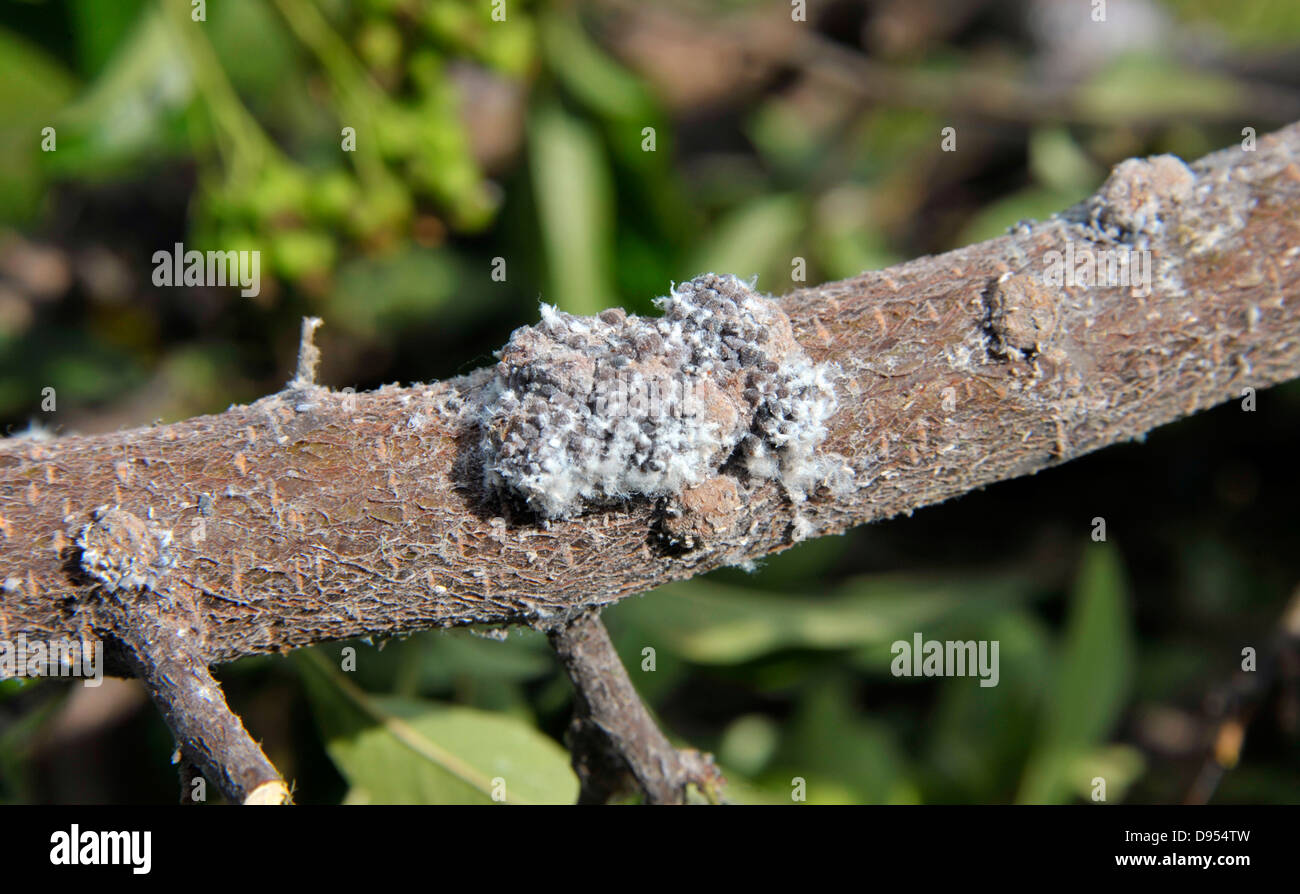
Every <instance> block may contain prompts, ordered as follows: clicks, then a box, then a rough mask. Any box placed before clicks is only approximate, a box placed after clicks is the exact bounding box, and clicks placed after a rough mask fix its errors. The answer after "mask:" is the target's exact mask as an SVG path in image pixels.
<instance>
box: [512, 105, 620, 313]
mask: <svg viewBox="0 0 1300 894" xmlns="http://www.w3.org/2000/svg"><path fill="white" fill-rule="evenodd" d="M528 141H529V169H530V171H531V173H532V178H533V189H534V191H535V193H536V199H537V214H538V225H539V227H540V228H541V233H542V244H543V246H544V247H545V250H546V262H547V266H548V269H549V273H550V294H549V295H547V296H545V298H546V300H547V301H548V303H554V304H556V305H557V306H559V307H560V309H562V310H566V311H568V312H569V313H574V314H580V315H591V314H596V313H599V312H600V311H602V310H604V309H605V308H606V307H609V306H611V305H614V304H617V303H618V301H617V298H616V296H615V295H614V287H613V281H612V279H611V278H610V273H609V270H610V256H611V246H612V239H611V233H612V232H613V226H614V215H613V210H612V204H613V202H612V198H611V196H612V187H611V185H610V182H609V180H610V178H609V170H608V165H607V162H606V160H605V154H604V150H603V148H602V146H601V143H600V139H599V137H597V135H596V133H595V131H594V130H593V129H592V128H591V126H590V125H588V124H587V123H585V122H584V121H582V120H581V119H578V118H576V117H573V116H572V115H569V114H568V113H567V112H565V111H564V109H562V108H561V107H560V106H559V105H558V104H555V103H546V104H543V105H542V106H541V107H540V108H539V109H538V110H537V111H536V112H535V113H534V114H533V116H532V118H531V120H530V125H529V130H528Z"/></svg>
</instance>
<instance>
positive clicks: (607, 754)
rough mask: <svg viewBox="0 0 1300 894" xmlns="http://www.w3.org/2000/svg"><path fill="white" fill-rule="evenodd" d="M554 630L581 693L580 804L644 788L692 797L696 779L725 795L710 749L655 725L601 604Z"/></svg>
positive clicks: (680, 799)
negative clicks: (674, 739)
mask: <svg viewBox="0 0 1300 894" xmlns="http://www.w3.org/2000/svg"><path fill="white" fill-rule="evenodd" d="M547 636H548V638H549V639H550V642H551V647H552V648H553V649H555V654H556V655H558V656H559V658H560V663H561V664H562V665H563V666H564V670H565V672H566V673H567V674H568V675H569V679H570V681H572V683H573V687H574V690H575V693H576V695H575V705H574V711H573V721H572V723H571V724H570V726H569V736H568V738H569V748H570V750H571V751H572V754H573V768H574V770H575V771H576V772H577V774H578V780H579V783H580V785H581V788H580V790H579V794H578V803H579V804H605V803H608V802H609V801H611V800H614V799H616V798H618V797H621V796H626V795H628V794H631V793H636V792H640V793H643V794H644V795H645V797H646V800H647V802H648V803H650V804H684V803H686V802H687V799H688V797H689V796H690V794H691V792H690V788H691V787H692V786H694V789H695V792H696V793H697V794H698V796H699V797H701V798H703V799H705V800H708V801H717V800H718V798H719V796H720V793H721V789H722V786H723V785H724V780H723V778H722V774H721V773H720V772H719V771H718V769H717V767H716V766H714V764H713V761H712V759H711V758H710V757H709V756H708V755H704V754H701V753H700V752H698V751H694V750H689V749H688V750H683V751H678V750H677V749H676V748H674V747H673V746H672V744H671V743H670V742H669V741H668V739H667V738H666V737H665V736H664V734H663V733H662V732H661V731H660V730H659V727H658V726H656V725H655V722H654V720H653V719H652V718H651V717H650V713H649V711H647V710H646V707H645V704H644V703H643V702H642V701H641V699H640V697H639V696H638V695H637V692H636V688H635V687H634V686H633V685H632V681H631V680H630V679H629V678H628V675H627V669H626V668H624V666H623V662H622V661H621V660H619V657H618V653H617V652H616V651H615V650H614V644H613V643H612V642H611V641H610V638H609V633H608V631H606V630H605V625H604V623H602V622H601V620H600V614H599V612H596V611H591V612H584V613H583V614H580V615H578V616H577V617H576V618H573V619H571V620H569V621H565V622H563V623H560V624H557V625H556V626H554V627H552V628H551V629H550V630H549V631H548V633H547Z"/></svg>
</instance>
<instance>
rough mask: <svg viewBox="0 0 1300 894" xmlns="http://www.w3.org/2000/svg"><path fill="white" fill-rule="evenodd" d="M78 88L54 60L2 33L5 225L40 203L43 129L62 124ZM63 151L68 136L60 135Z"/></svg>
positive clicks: (0, 191) (0, 195) (0, 165)
mask: <svg viewBox="0 0 1300 894" xmlns="http://www.w3.org/2000/svg"><path fill="white" fill-rule="evenodd" d="M74 89H75V85H74V83H73V80H72V78H71V76H70V75H69V74H68V72H67V71H66V70H65V69H64V68H63V67H62V66H61V65H60V64H59V63H58V62H57V61H56V60H54V59H52V58H51V57H49V56H47V55H46V54H45V53H43V52H42V51H41V50H39V49H37V48H36V47H34V46H32V45H30V44H28V43H27V42H26V41H24V40H23V39H22V38H20V37H18V36H16V35H14V34H11V33H10V32H8V31H4V30H0V118H3V120H4V126H3V127H0V221H17V220H22V219H24V218H26V217H27V216H29V215H31V214H32V213H33V212H34V211H35V210H36V208H37V206H38V205H39V204H40V201H41V198H42V197H43V195H44V191H45V182H44V179H43V178H42V177H41V174H40V165H39V162H40V161H41V160H42V156H43V155H56V154H58V153H57V150H56V152H52V153H43V152H41V140H42V133H41V129H42V128H44V127H47V126H54V125H55V124H57V122H56V120H55V118H54V116H55V115H56V114H57V113H58V110H59V108H60V107H61V106H63V104H64V103H65V102H67V100H68V98H69V97H70V96H71V95H72V92H73V90H74ZM56 139H57V140H58V143H57V146H58V148H59V149H61V148H62V145H63V134H62V133H61V132H60V133H58V134H57V135H56Z"/></svg>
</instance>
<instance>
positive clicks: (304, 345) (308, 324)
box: [289, 317, 325, 389]
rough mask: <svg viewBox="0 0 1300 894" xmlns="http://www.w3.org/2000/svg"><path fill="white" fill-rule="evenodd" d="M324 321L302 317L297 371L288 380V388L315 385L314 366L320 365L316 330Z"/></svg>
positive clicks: (312, 386)
mask: <svg viewBox="0 0 1300 894" xmlns="http://www.w3.org/2000/svg"><path fill="white" fill-rule="evenodd" d="M324 322H325V321H324V320H322V319H321V318H320V317H303V318H302V336H301V337H300V339H299V342H298V371H297V373H296V374H295V375H294V377H293V380H292V381H291V382H289V387H290V388H295V389H303V388H314V387H315V386H316V368H317V367H318V366H320V348H318V347H316V330H317V329H318V328H320V325H321V324H322V323H324Z"/></svg>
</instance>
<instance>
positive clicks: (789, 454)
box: [479, 274, 842, 518]
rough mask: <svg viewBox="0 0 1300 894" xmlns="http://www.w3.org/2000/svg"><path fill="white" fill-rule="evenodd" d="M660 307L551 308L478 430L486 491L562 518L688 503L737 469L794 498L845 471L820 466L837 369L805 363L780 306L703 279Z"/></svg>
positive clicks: (510, 366) (523, 344)
mask: <svg viewBox="0 0 1300 894" xmlns="http://www.w3.org/2000/svg"><path fill="white" fill-rule="evenodd" d="M656 303H657V304H658V306H659V307H661V308H662V309H663V311H664V314H663V316H662V317H659V318H657V319H645V318H640V317H636V316H628V315H626V314H625V313H624V312H623V311H622V310H610V311H605V312H604V313H602V314H601V315H600V316H599V317H594V318H581V317H575V316H571V315H570V314H566V313H564V312H562V311H559V310H556V309H555V308H553V307H550V306H547V305H542V311H541V316H542V320H541V322H540V323H539V324H538V325H536V326H532V327H524V328H521V329H518V330H516V331H515V333H514V334H513V335H512V336H511V338H510V342H509V343H508V344H507V345H506V347H505V348H503V349H502V350H501V352H500V353H499V355H498V356H499V357H500V358H501V362H500V363H499V364H498V366H497V370H496V377H495V379H494V380H493V382H492V383H491V385H490V386H489V387H488V389H487V392H486V397H485V400H484V404H483V407H482V413H481V417H480V420H479V421H480V423H481V425H482V429H483V441H482V453H483V465H484V473H485V478H486V483H487V485H488V486H489V487H492V488H495V489H499V490H504V491H507V492H511V493H513V494H515V495H517V496H518V497H520V498H522V499H523V500H524V501H525V502H526V503H527V504H528V505H529V506H530V507H532V508H533V509H534V510H535V511H537V512H539V513H540V514H542V515H544V516H546V517H548V518H559V517H565V516H569V515H573V514H575V513H577V512H579V511H581V509H582V508H583V506H584V504H585V503H588V502H608V501H613V500H622V499H627V498H629V497H632V496H638V495H642V496H649V497H663V496H670V495H673V494H677V493H680V492H681V490H682V489H683V488H685V487H689V486H693V485H696V484H699V483H700V482H702V481H703V480H705V479H706V478H708V477H710V476H711V475H713V474H716V473H717V471H718V470H719V469H720V468H721V467H722V466H723V465H724V464H725V463H727V462H728V460H730V459H732V458H735V459H736V460H737V462H738V463H739V464H740V466H741V467H742V468H743V469H744V470H745V472H746V473H748V475H750V476H751V477H753V478H758V479H777V480H780V481H781V482H782V483H783V484H785V486H786V488H787V490H788V491H789V492H790V493H791V494H792V495H793V496H794V497H795V498H796V499H802V498H803V495H804V492H805V490H806V489H808V488H811V487H813V486H814V485H815V484H816V483H817V482H818V481H819V480H823V479H825V478H826V477H827V476H828V475H831V474H832V473H834V472H836V471H837V470H840V469H842V463H837V462H832V461H830V460H829V459H823V458H820V457H818V456H817V455H816V448H817V447H818V445H819V444H821V442H822V441H823V440H824V439H825V438H826V434H827V429H826V422H827V420H828V419H829V418H830V417H831V415H832V414H833V413H834V412H835V410H836V408H837V402H836V398H835V389H834V385H833V380H834V378H835V375H836V372H837V370H836V369H835V367H833V366H831V365H829V364H815V363H813V362H812V361H811V360H810V359H809V358H808V356H807V355H806V354H805V353H804V351H803V349H802V348H801V347H800V346H799V344H798V343H797V342H796V341H795V340H794V336H793V334H792V332H791V329H790V321H789V319H788V318H787V317H786V316H785V314H784V313H783V312H782V311H781V309H780V308H779V307H778V306H777V305H776V303H775V302H773V301H771V300H769V299H767V298H764V297H762V296H761V295H759V294H758V293H756V292H754V291H753V290H752V289H751V288H749V286H747V285H745V284H744V283H743V282H741V281H740V280H738V279H736V278H735V277H733V276H717V275H714V274H706V275H704V276H699V277H696V278H695V279H693V280H691V281H690V282H686V283H682V284H681V285H679V286H677V287H676V288H674V289H673V290H672V292H671V293H670V294H669V295H668V296H667V297H666V298H661V299H658V301H657V302H656Z"/></svg>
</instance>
